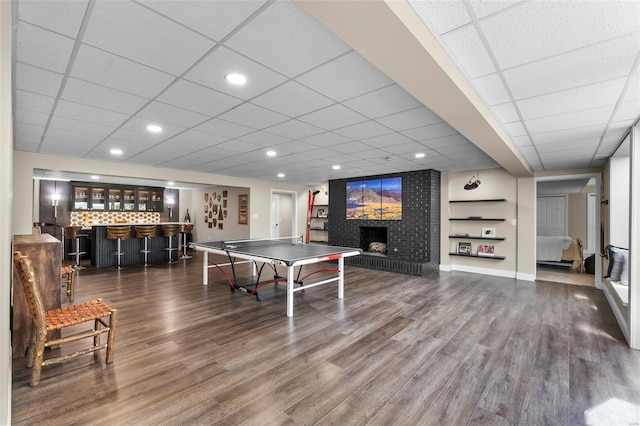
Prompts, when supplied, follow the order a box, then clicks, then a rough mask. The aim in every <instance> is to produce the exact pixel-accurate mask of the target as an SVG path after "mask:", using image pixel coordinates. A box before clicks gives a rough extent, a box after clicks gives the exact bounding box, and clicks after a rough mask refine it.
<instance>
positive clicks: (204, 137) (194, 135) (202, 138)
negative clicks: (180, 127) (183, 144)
mask: <svg viewBox="0 0 640 426" xmlns="http://www.w3.org/2000/svg"><path fill="white" fill-rule="evenodd" d="M227 139H229V138H227V137H224V136H218V135H212V134H211V133H205V132H199V131H197V130H187V131H185V132H182V133H180V135H179V136H178V137H177V138H174V140H176V141H187V142H191V143H195V144H199V145H205V146H215V145H217V144H219V143H220V142H224V141H226V140H227ZM176 154H177V155H180V145H179V144H178V146H176Z"/></svg>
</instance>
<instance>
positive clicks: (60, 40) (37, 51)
mask: <svg viewBox="0 0 640 426" xmlns="http://www.w3.org/2000/svg"><path fill="white" fill-rule="evenodd" d="M17 44H18V49H17V52H16V60H17V61H18V62H22V63H25V64H28V65H33V66H36V67H39V68H44V69H46V70H50V71H55V72H58V73H64V72H65V70H66V69H67V64H68V63H69V59H70V58H71V51H72V50H73V45H74V40H73V39H71V38H68V37H64V36H61V35H59V34H56V33H53V32H51V31H47V30H43V29H42V28H37V27H34V26H33V25H30V24H27V23H23V24H22V25H20V27H19V28H18V34H17Z"/></svg>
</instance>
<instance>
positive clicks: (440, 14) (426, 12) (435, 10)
mask: <svg viewBox="0 0 640 426" xmlns="http://www.w3.org/2000/svg"><path fill="white" fill-rule="evenodd" d="M409 4H410V5H411V6H412V7H413V8H414V10H415V11H416V13H417V14H418V16H420V18H421V19H422V21H423V22H424V23H425V24H427V26H428V27H429V28H433V29H434V30H435V34H436V35H440V34H444V33H447V32H449V31H451V30H453V29H456V28H459V27H461V26H463V25H466V24H468V23H470V22H471V18H470V17H469V13H468V12H467V9H466V8H465V7H464V4H463V3H462V1H460V0H450V1H418V0H409Z"/></svg>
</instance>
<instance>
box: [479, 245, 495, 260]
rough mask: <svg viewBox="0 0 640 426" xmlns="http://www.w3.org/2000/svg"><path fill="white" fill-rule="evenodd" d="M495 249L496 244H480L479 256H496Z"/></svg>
mask: <svg viewBox="0 0 640 426" xmlns="http://www.w3.org/2000/svg"><path fill="white" fill-rule="evenodd" d="M494 250H495V248H494V246H488V245H485V244H480V245H479V246H478V256H486V257H491V256H494Z"/></svg>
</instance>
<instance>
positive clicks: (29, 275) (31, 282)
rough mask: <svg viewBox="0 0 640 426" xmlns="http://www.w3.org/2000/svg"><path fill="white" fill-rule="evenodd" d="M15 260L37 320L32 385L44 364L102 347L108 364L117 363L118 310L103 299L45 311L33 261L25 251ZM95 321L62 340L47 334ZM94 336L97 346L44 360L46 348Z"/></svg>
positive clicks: (31, 355) (32, 344)
mask: <svg viewBox="0 0 640 426" xmlns="http://www.w3.org/2000/svg"><path fill="white" fill-rule="evenodd" d="M13 261H14V264H15V267H16V269H17V270H18V272H19V273H20V278H21V281H22V288H23V289H24V292H25V295H26V297H27V300H28V304H29V311H30V313H31V317H32V320H33V325H32V332H31V339H30V342H29V358H28V360H27V367H30V368H32V371H31V386H36V385H37V384H38V383H39V382H40V372H41V371H42V367H43V366H44V365H50V364H59V363H61V362H63V361H66V360H68V359H70V358H75V357H76V356H79V355H84V354H87V353H90V352H94V351H98V350H101V349H105V348H106V350H107V360H106V361H107V364H111V363H112V362H113V357H114V353H115V336H116V322H117V318H118V310H117V309H112V308H110V307H109V306H108V305H107V304H106V303H104V302H103V301H102V300H101V299H98V300H92V301H90V302H85V303H80V304H77V305H69V306H66V307H64V308H61V309H55V310H52V311H45V309H44V305H43V302H42V297H41V296H40V292H39V290H38V287H37V285H36V283H35V277H34V273H33V266H32V264H31V260H29V258H28V257H27V256H25V255H23V254H22V253H21V252H19V251H16V252H14V254H13ZM90 321H94V327H93V329H92V330H85V331H82V332H79V333H76V334H72V335H69V336H66V337H62V338H60V339H51V340H48V339H47V334H48V333H49V332H50V331H53V330H61V329H63V328H66V327H70V326H73V325H78V324H82V323H86V322H90ZM102 333H108V336H107V343H106V344H101V343H100V336H101V335H102ZM89 337H93V346H91V347H88V348H86V349H82V350H79V351H77V352H74V353H72V354H67V355H63V356H60V357H57V358H51V359H47V360H45V359H44V351H45V348H51V347H54V346H60V345H62V344H64V343H68V342H74V341H76V340H80V339H84V338H89Z"/></svg>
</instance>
